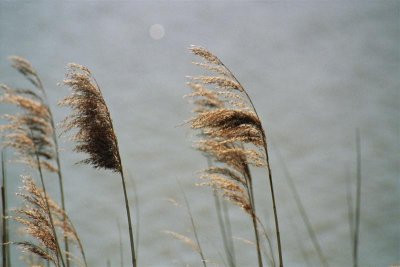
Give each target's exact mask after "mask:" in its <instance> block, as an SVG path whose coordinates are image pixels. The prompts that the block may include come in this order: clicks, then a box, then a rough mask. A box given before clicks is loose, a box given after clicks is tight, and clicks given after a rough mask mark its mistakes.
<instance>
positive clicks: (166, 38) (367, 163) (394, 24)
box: [0, 1, 400, 267]
mask: <svg viewBox="0 0 400 267" xmlns="http://www.w3.org/2000/svg"><path fill="white" fill-rule="evenodd" d="M399 11H400V3H399V2H398V1H376V2H373V1H372V2H351V3H347V1H343V2H341V1H335V2H314V1H304V2H261V1H260V2H251V1H233V2H230V1H215V2H213V1H199V2H189V1H187V2H184V1H148V2H146V1H140V2H137V1H132V2H128V1H89V2H83V1H82V2H81V1H69V2H58V3H54V2H53V1H31V2H27V1H10V2H8V1H1V2H0V59H1V60H0V81H1V82H4V83H8V84H10V85H15V86H29V84H28V83H27V82H25V81H24V79H23V78H22V77H21V76H20V75H19V74H17V73H16V72H15V71H14V70H13V69H12V68H11V67H9V64H8V62H7V56H9V55H14V54H16V55H21V56H24V57H26V58H28V59H29V60H30V61H31V62H32V64H33V65H34V66H35V67H36V68H37V70H38V71H39V74H40V76H41V78H42V80H43V82H44V84H45V86H46V89H47V92H48V95H49V98H50V102H51V107H52V108H53V113H55V117H56V120H57V121H61V120H62V119H63V118H64V117H65V116H66V114H67V113H68V112H69V110H67V109H64V108H63V109H61V108H59V107H57V105H56V103H57V101H58V100H59V99H60V98H62V97H63V96H65V95H66V94H68V89H67V88H65V87H58V86H56V84H57V83H58V82H60V81H61V80H62V79H63V77H64V73H65V65H66V64H67V63H68V62H76V63H80V64H83V65H85V66H87V67H89V68H90V69H91V70H92V72H93V73H94V75H95V77H96V79H97V80H98V82H99V84H100V86H101V88H102V90H103V93H104V97H105V99H106V101H107V103H108V105H109V108H110V111H111V115H112V117H113V120H114V124H115V129H116V132H117V135H118V138H119V143H120V146H121V153H122V159H123V163H124V166H125V168H126V169H127V170H128V171H129V173H130V176H131V177H132V178H133V179H134V180H135V183H136V188H137V192H138V197H139V203H138V204H139V208H140V241H139V266H186V264H188V265H190V266H201V262H200V259H199V257H198V255H197V254H196V253H195V252H192V251H191V250H190V249H189V248H187V247H186V246H185V245H182V244H181V243H180V242H179V241H176V240H173V239H172V238H171V237H169V236H166V235H164V234H163V233H162V232H161V231H163V230H173V231H178V232H180V233H183V234H188V235H190V236H192V235H191V233H190V224H189V219H188V216H187V213H186V212H185V209H183V208H178V207H175V206H173V205H171V204H170V203H169V202H168V201H166V199H167V198H171V197H172V198H175V199H177V200H178V201H181V200H182V194H181V192H180V191H179V188H178V185H177V180H179V181H180V182H181V183H182V185H183V187H184V190H185V192H186V194H187V195H188V198H189V201H190V205H191V208H192V212H193V216H194V219H195V221H196V223H197V226H198V231H199V235H200V239H201V242H202V245H203V247H204V252H205V255H206V257H207V258H208V259H209V260H210V261H212V262H214V263H217V264H218V265H219V266H222V265H223V264H222V262H221V259H220V257H219V256H218V253H217V251H219V252H221V253H222V252H223V248H222V244H221V241H220V240H221V238H220V236H219V230H218V226H217V221H216V216H215V208H214V204H213V199H212V197H211V196H212V194H211V191H210V190H209V189H208V188H200V187H196V186H195V183H196V182H198V173H197V172H198V171H199V170H201V169H202V168H205V167H206V161H205V159H204V158H203V157H202V156H201V155H200V153H198V152H197V151H195V150H194V149H192V148H191V142H192V140H193V138H192V137H193V133H191V132H190V130H189V129H188V127H186V126H179V125H180V124H181V123H182V121H184V120H185V119H188V118H190V116H191V114H190V110H191V108H192V107H191V106H190V105H189V104H187V103H186V101H185V100H184V99H182V96H183V95H184V94H187V93H188V92H189V89H188V88H186V87H185V82H186V79H185V76H186V75H194V74H200V73H201V70H200V69H197V68H195V67H194V66H192V65H191V64H190V62H191V61H192V60H193V57H192V56H191V55H190V54H189V52H188V51H187V49H186V48H187V47H188V46H189V45H190V44H198V45H202V46H205V47H207V48H208V49H210V50H211V51H213V52H214V53H215V54H217V55H218V56H219V57H220V58H221V59H222V60H223V61H224V63H225V64H227V65H228V66H229V67H230V68H231V70H233V71H234V73H235V74H236V75H237V78H238V79H239V80H240V81H241V83H242V84H243V85H244V86H245V88H247V90H248V92H249V94H250V95H251V96H252V98H253V101H254V104H255V106H256V107H257V110H258V113H259V114H260V116H261V118H262V121H263V124H264V126H265V128H266V131H267V136H268V138H270V139H272V140H273V142H274V143H273V145H274V146H273V147H271V161H272V162H271V164H272V171H273V176H274V178H275V186H276V189H275V190H276V194H277V205H278V215H279V220H280V223H281V232H282V239H283V240H282V242H283V244H282V245H283V250H284V260H285V263H286V266H319V265H320V263H319V261H318V258H317V257H316V254H315V252H314V250H313V247H312V244H311V242H310V239H309V238H308V235H307V233H306V229H305V227H304V225H303V222H302V221H301V218H300V216H299V213H298V211H297V209H296V206H295V203H294V200H293V197H292V196H291V192H290V190H289V189H288V185H287V182H286V180H285V178H284V175H283V172H282V169H281V167H280V162H279V161H278V158H277V156H276V147H279V149H280V151H281V153H282V155H283V157H284V159H285V162H286V164H287V165H288V168H289V170H290V172H291V174H292V176H293V178H294V180H295V183H296V185H297V187H298V190H299V192H300V195H301V198H302V200H303V201H304V204H305V206H306V209H307V212H308V214H309V216H310V219H311V221H312V224H313V226H314V228H315V230H316V232H317V234H318V238H319V240H320V242H321V244H322V248H323V250H324V252H325V254H326V256H327V258H328V262H329V264H330V266H346V265H347V266H349V265H350V264H351V244H350V238H349V227H348V220H347V204H346V178H347V177H350V178H351V179H352V182H353V185H355V129H356V128H359V129H360V132H361V145H362V179H363V180H362V189H361V190H362V209H361V228H360V248H359V255H360V266H374V267H375V266H390V265H391V264H395V263H397V264H399V261H400V259H399V258H400V256H399V251H400V244H399V242H400V241H399V240H400V226H399V225H400V218H399V215H400V200H399V194H400V190H399V188H400V187H399V166H400V162H399V159H400V155H399V151H400V150H399V149H400V141H399V136H400V135H399V129H400V116H399V115H400V104H399V103H400V102H399V101H400V96H399V95H400V94H399V92H400V91H399V81H400V79H399V77H400V76H399V70H400V67H399V62H400V61H399V60H400V52H399V39H400V30H399V25H400V23H399ZM155 24H159V25H162V27H161V26H153V25H155ZM152 26H153V28H151V27H152ZM162 28H163V29H164V33H163V32H162ZM150 29H152V30H150ZM0 111H1V112H2V113H3V112H12V110H10V108H9V107H0ZM61 147H62V153H61V158H62V166H63V173H64V177H65V194H66V204H67V210H68V213H69V214H70V217H71V218H72V219H73V221H74V223H75V225H76V227H77V229H78V232H79V233H80V236H81V238H82V240H83V243H84V246H85V248H86V253H87V256H88V259H89V263H90V265H91V266H106V261H107V259H109V260H110V261H111V263H112V266H120V260H119V258H120V256H119V241H118V228H117V220H119V221H120V223H121V230H122V238H123V248H124V266H129V263H130V258H129V239H128V234H127V233H128V232H127V226H126V216H125V208H124V206H123V205H124V204H123V197H122V188H121V182H120V178H119V177H118V176H117V175H115V174H113V173H111V172H108V171H95V170H93V169H92V168H91V167H88V166H76V165H74V163H75V162H76V161H78V160H79V159H82V157H83V156H82V155H77V154H75V153H73V152H71V150H72V147H73V144H72V143H71V142H69V141H67V139H66V138H64V139H62V141H61ZM274 147H275V148H274ZM9 157H11V155H10V154H9ZM22 172H23V170H22V169H21V168H19V167H17V166H9V179H10V180H11V181H10V182H9V185H10V187H9V191H10V199H11V202H12V203H11V206H13V207H15V206H16V205H17V203H16V202H15V196H14V194H13V193H12V191H15V190H16V189H17V187H18V186H20V185H21V182H20V179H19V177H18V176H19V174H21V173H22ZM253 172H254V177H255V183H256V188H257V191H256V197H257V199H258V204H259V206H258V210H259V211H260V214H263V216H262V217H264V218H265V219H267V223H266V224H267V225H268V228H270V229H273V227H274V225H273V221H272V209H271V203H270V195H269V191H268V187H267V184H266V182H267V180H266V175H265V171H264V170H262V169H260V170H254V171H253ZM25 173H26V172H25ZM48 183H49V187H50V188H51V189H52V190H51V192H52V195H53V196H54V197H58V187H57V179H56V177H54V178H53V177H49V178H48ZM353 190H355V187H353ZM129 193H130V195H131V199H132V201H133V189H132V183H131V182H129ZM132 206H133V207H135V206H137V203H133V202H132ZM230 210H231V214H232V224H233V231H234V236H235V237H238V238H245V239H250V240H253V232H252V230H251V228H249V227H250V224H249V223H250V221H249V218H248V217H247V216H246V215H244V214H243V212H242V211H241V210H239V208H237V207H233V206H232V207H231V209H230ZM134 214H135V213H134ZM134 220H135V219H134ZM13 229H14V230H16V229H17V227H16V226H13ZM12 238H13V239H14V240H20V239H21V237H18V236H17V235H16V234H14V235H13V236H12ZM273 238H274V237H273ZM235 242H236V243H235V245H236V249H237V255H238V263H239V265H238V266H255V264H256V255H255V250H254V248H253V247H252V246H250V245H248V244H245V243H243V242H242V241H238V240H237V241H235ZM302 250H304V251H305V252H306V253H307V255H308V257H309V262H310V263H309V264H307V263H306V261H305V260H304V258H303V257H302V252H301V251H302ZM12 253H13V255H14V258H15V259H17V258H18V257H19V256H20V253H19V252H18V250H16V249H13V250H12ZM13 266H22V263H20V264H17V263H14V264H13Z"/></svg>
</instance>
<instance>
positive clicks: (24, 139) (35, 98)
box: [1, 56, 69, 267]
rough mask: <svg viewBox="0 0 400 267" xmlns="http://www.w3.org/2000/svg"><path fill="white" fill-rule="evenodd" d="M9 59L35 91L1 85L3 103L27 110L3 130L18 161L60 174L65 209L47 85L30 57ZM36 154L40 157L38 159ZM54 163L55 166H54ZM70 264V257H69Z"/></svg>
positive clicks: (62, 197) (63, 202)
mask: <svg viewBox="0 0 400 267" xmlns="http://www.w3.org/2000/svg"><path fill="white" fill-rule="evenodd" d="M9 59H10V61H11V65H12V67H14V68H15V69H16V70H18V71H19V72H20V73H21V74H22V75H23V76H24V77H25V78H26V79H27V80H28V81H30V82H31V83H32V84H33V86H34V88H35V90H32V89H20V88H10V87H8V86H6V85H2V88H3V90H4V91H5V94H4V96H3V97H2V98H1V100H2V102H8V103H11V104H14V105H16V106H18V107H19V108H21V109H22V110H23V111H24V113H23V114H16V115H5V116H4V118H5V119H7V120H8V121H9V125H5V126H3V127H2V129H6V130H9V132H11V134H8V135H6V145H8V146H11V147H13V148H15V149H16V150H17V152H18V153H19V155H18V161H22V162H24V163H27V164H29V165H30V166H32V167H33V168H36V169H39V167H40V168H44V169H47V170H48V171H50V172H54V173H56V174H57V175H58V179H59V187H60V195H61V206H62V209H63V210H65V209H66V208H65V197H64V187H63V177H62V173H61V164H60V157H59V148H58V141H57V135H56V131H55V125H54V118H53V115H52V112H51V109H50V107H49V104H48V99H47V95H46V91H45V88H44V86H43V83H42V81H41V79H40V77H39V75H38V73H37V71H36V70H35V69H34V67H33V66H32V64H31V63H30V62H29V61H28V60H27V59H25V58H22V57H19V56H11V57H9ZM29 139H30V140H29ZM36 154H37V155H38V158H39V160H36ZM54 162H55V163H56V165H54ZM39 165H40V166H39ZM64 245H65V249H66V251H67V252H68V251H69V248H68V240H67V238H64ZM68 266H69V260H68V259H67V267H68Z"/></svg>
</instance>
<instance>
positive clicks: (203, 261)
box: [178, 181, 207, 267]
mask: <svg viewBox="0 0 400 267" xmlns="http://www.w3.org/2000/svg"><path fill="white" fill-rule="evenodd" d="M178 184H179V188H180V189H181V192H182V195H183V199H184V201H185V206H186V209H187V212H188V214H189V217H190V223H191V225H192V231H193V234H194V238H195V240H196V244H197V247H198V252H199V254H200V257H201V261H202V263H203V266H204V267H207V263H206V259H205V258H204V254H203V250H202V249H201V245H200V240H199V236H198V234H197V228H196V225H195V223H194V219H193V214H192V211H191V210H190V206H189V201H188V199H187V197H186V194H185V191H184V190H183V188H182V185H181V183H180V182H179V181H178Z"/></svg>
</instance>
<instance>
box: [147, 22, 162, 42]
mask: <svg viewBox="0 0 400 267" xmlns="http://www.w3.org/2000/svg"><path fill="white" fill-rule="evenodd" d="M149 33H150V36H151V38H153V39H154V40H160V39H162V38H163V37H164V35H165V30H164V26H163V25H161V24H154V25H151V27H150V30H149Z"/></svg>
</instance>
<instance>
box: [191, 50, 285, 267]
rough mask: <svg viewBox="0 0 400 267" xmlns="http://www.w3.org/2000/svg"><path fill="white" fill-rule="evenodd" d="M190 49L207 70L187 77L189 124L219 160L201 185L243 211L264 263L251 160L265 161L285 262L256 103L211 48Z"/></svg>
mask: <svg viewBox="0 0 400 267" xmlns="http://www.w3.org/2000/svg"><path fill="white" fill-rule="evenodd" d="M190 50H191V52H192V53H193V54H195V55H197V56H199V57H200V58H201V59H202V62H194V64H196V65H198V66H200V67H202V68H204V69H206V70H207V71H209V72H211V73H212V74H211V75H205V76H195V77H189V78H190V80H191V81H190V82H189V83H188V86H189V87H190V88H191V89H192V90H193V92H192V93H191V94H190V95H189V96H190V97H192V98H194V103H195V104H196V106H197V107H196V109H195V112H196V116H195V117H194V118H192V119H191V120H190V125H191V128H192V129H195V130H200V131H201V138H202V139H201V140H200V141H198V142H197V143H196V145H195V146H196V147H197V149H199V150H200V151H201V152H203V153H204V154H205V155H206V156H207V157H209V158H211V159H213V160H214V161H215V162H217V163H219V164H220V165H219V166H214V167H210V168H208V169H206V170H205V171H204V173H203V175H202V178H203V179H206V180H207V181H206V182H204V183H202V184H203V185H210V186H213V187H214V188H217V189H218V190H219V191H220V192H221V193H222V195H223V196H224V197H226V198H227V199H229V200H230V201H231V202H233V203H234V204H236V205H238V206H240V207H241V208H242V209H243V210H244V211H245V212H247V213H248V214H249V215H250V216H251V218H252V222H253V227H254V232H255V237H256V247H257V256H258V265H259V266H263V263H262V257H261V251H260V250H261V248H260V247H261V246H260V240H259V234H258V218H257V215H256V210H255V202H254V194H253V181H252V176H251V173H250V165H253V166H256V167H263V166H266V167H267V170H268V178H269V184H270V190H271V196H272V202H273V210H274V218H275V226H276V233H277V241H278V251H279V262H280V263H279V265H280V266H283V262H282V251H281V243H280V233H279V225H278V217H277V211H276V205H275V196H274V191H273V185H272V173H271V168H270V164H269V158H268V149H267V141H266V135H265V131H264V129H263V127H262V124H261V120H260V118H259V116H258V114H257V112H256V110H255V108H254V105H253V103H252V101H251V99H250V97H249V95H248V93H247V92H246V90H245V89H244V87H243V86H242V85H241V84H240V82H239V81H238V80H237V79H236V77H235V76H234V75H233V73H232V72H231V71H230V70H229V69H228V68H227V67H226V66H225V65H224V64H223V63H222V61H221V60H220V59H219V58H218V57H217V56H215V55H214V54H212V53H211V52H210V51H208V50H206V49H204V48H202V47H198V46H192V47H191V48H190Z"/></svg>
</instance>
